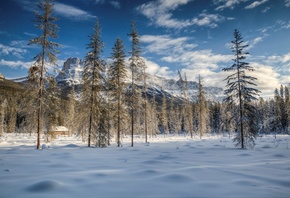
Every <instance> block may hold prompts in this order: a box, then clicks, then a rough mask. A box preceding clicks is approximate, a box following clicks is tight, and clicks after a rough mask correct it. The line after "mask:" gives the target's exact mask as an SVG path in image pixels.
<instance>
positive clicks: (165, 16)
mask: <svg viewBox="0 0 290 198" xmlns="http://www.w3.org/2000/svg"><path fill="white" fill-rule="evenodd" d="M190 1H192V0H174V1H173V0H157V1H151V2H148V3H144V4H142V5H141V6H138V7H137V11H138V12H140V13H141V14H143V15H144V16H146V17H147V18H148V19H149V20H150V21H151V24H154V25H156V26H158V27H166V28H175V29H181V28H185V27H189V26H193V25H197V26H208V27H212V28H214V27H217V23H218V22H221V21H223V20H224V17H222V16H220V15H218V14H207V13H206V12H203V13H202V14H200V15H199V16H198V17H194V18H192V19H183V20H182V19H176V18H173V14H172V11H174V10H176V9H177V8H178V7H180V6H182V5H186V4H188V3H189V2H190Z"/></svg>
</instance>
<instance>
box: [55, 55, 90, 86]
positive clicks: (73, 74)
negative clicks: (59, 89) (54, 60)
mask: <svg viewBox="0 0 290 198" xmlns="http://www.w3.org/2000/svg"><path fill="white" fill-rule="evenodd" d="M83 68H84V64H83V61H82V60H81V59H79V58H69V59H67V60H66V61H65V62H64V64H63V67H62V70H61V72H60V73H59V75H58V76H57V77H56V80H57V82H58V84H63V85H69V86H71V85H78V84H81V81H82V72H83Z"/></svg>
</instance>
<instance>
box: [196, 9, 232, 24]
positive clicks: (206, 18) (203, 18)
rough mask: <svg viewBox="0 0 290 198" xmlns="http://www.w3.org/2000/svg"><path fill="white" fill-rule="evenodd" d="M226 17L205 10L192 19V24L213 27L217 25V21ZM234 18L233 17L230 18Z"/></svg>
mask: <svg viewBox="0 0 290 198" xmlns="http://www.w3.org/2000/svg"><path fill="white" fill-rule="evenodd" d="M224 19H225V18H224V17H222V16H221V15H218V14H207V13H205V12H203V13H202V14H200V15H199V16H198V17H196V18H194V19H192V25H198V26H208V27H211V28H215V27H217V26H218V25H217V23H218V22H221V21H223V20H224ZM229 20H232V18H229Z"/></svg>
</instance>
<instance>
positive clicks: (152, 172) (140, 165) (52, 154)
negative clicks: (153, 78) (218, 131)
mask: <svg viewBox="0 0 290 198" xmlns="http://www.w3.org/2000/svg"><path fill="white" fill-rule="evenodd" d="M35 140H36V138H35V137H30V136H28V135H17V136H16V135H5V136H4V137H2V138H0V197H1V198H18V197H21V198H34V197H38V198H45V197H48V198H54V197H57V198H66V197H67V198H71V197H77V198H79V197H82V198H89V197H90V198H93V197H124V198H125V197H126V198H128V197H164V198H165V197H248V198H252V197H261V198H266V197H273V198H274V197H275V198H279V197H285V198H286V197H287V198H289V197H290V136H286V135H285V136H277V139H274V137H273V136H265V137H259V138H258V139H257V141H256V143H257V145H256V147H255V148H254V149H253V150H241V149H237V148H235V147H234V146H233V143H232V141H231V140H230V139H229V138H226V137H221V136H216V137H205V139H203V140H199V139H193V140H192V139H189V138H187V137H181V136H180V137H166V138H164V137H161V136H160V137H159V138H154V139H149V141H150V144H149V145H146V144H144V143H143V139H141V138H140V139H136V143H135V146H134V147H133V148H132V147H130V143H129V139H128V140H126V139H124V144H123V147H121V148H117V147H116V146H115V145H111V146H110V147H108V148H87V147H86V143H83V142H81V141H80V140H77V138H75V137H69V138H59V139H56V140H55V141H54V142H53V143H51V144H49V146H50V147H49V148H45V149H42V150H36V149H35V147H36V143H35Z"/></svg>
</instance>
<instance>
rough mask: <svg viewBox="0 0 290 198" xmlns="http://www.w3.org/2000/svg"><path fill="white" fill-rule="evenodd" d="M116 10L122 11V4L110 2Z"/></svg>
mask: <svg viewBox="0 0 290 198" xmlns="http://www.w3.org/2000/svg"><path fill="white" fill-rule="evenodd" d="M109 3H110V4H111V5H112V6H113V7H114V8H116V9H120V8H121V4H120V2H118V1H110V2H109Z"/></svg>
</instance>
